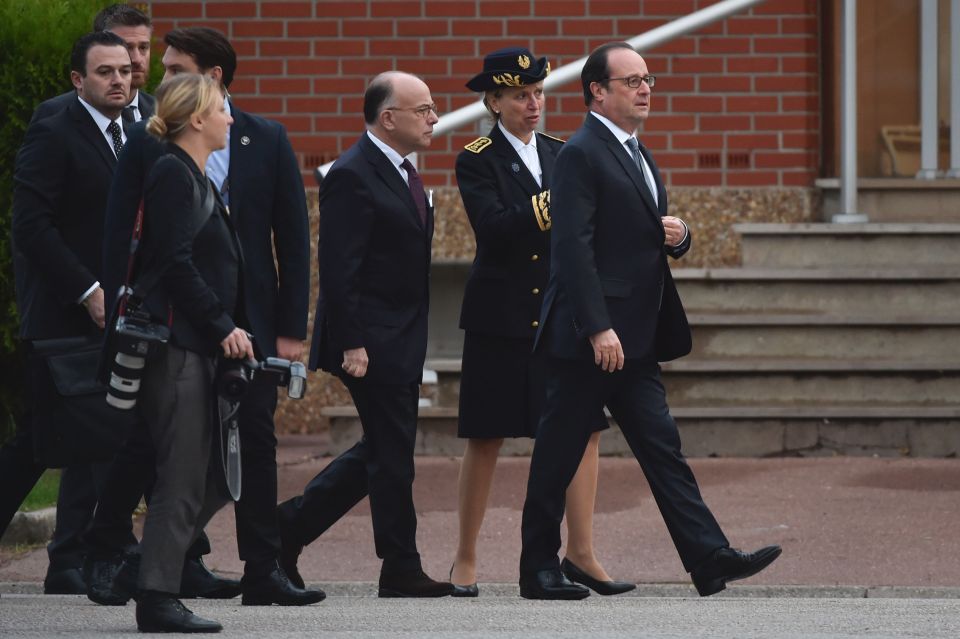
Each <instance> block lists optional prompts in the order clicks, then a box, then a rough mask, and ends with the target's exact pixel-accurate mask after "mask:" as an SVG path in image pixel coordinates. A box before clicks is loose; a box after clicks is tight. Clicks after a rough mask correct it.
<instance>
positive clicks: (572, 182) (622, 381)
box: [520, 42, 780, 599]
mask: <svg viewBox="0 0 960 639" xmlns="http://www.w3.org/2000/svg"><path fill="white" fill-rule="evenodd" d="M581 81H582V85H583V95H584V101H585V103H586V105H587V107H588V108H589V110H590V113H589V114H588V115H587V117H586V121H585V122H584V125H583V127H581V128H580V130H579V131H577V132H576V133H575V134H574V136H573V137H571V138H570V139H569V140H568V141H567V143H566V144H565V145H564V147H563V150H562V151H561V152H560V154H559V156H558V157H557V162H556V167H555V170H554V179H553V192H552V198H551V200H552V209H551V212H552V220H553V237H552V248H553V253H552V261H551V275H550V284H549V286H548V290H547V294H546V298H545V300H544V306H543V311H542V314H541V321H540V331H539V333H538V335H537V344H536V346H535V348H537V349H542V351H543V352H544V353H545V354H546V355H547V356H548V357H549V359H550V364H549V368H548V371H549V372H548V377H547V400H546V406H545V408H544V412H543V415H542V417H541V422H540V428H539V432H538V435H537V440H536V444H535V446H534V452H533V458H532V460H531V466H530V477H529V481H528V484H527V498H526V502H525V503H524V508H523V523H522V537H523V549H522V552H521V556H520V594H521V595H522V596H524V597H526V598H529V599H580V598H583V597H586V596H587V595H588V594H589V592H588V591H586V589H584V588H581V587H580V586H577V585H576V584H572V583H570V582H569V581H568V580H566V578H565V577H564V576H563V575H562V574H561V572H560V568H559V565H558V558H557V551H558V550H559V548H560V521H561V519H562V517H563V505H564V499H563V498H564V491H565V490H566V487H567V485H568V484H569V483H570V480H571V478H572V477H573V474H574V472H575V471H576V468H577V465H578V464H579V463H580V458H581V457H582V456H583V450H584V447H585V445H586V442H587V439H588V438H589V436H590V432H589V429H588V428H585V426H587V425H588V423H589V421H588V417H589V416H590V415H591V414H592V411H596V410H597V409H598V408H599V407H601V406H604V405H605V406H606V407H607V408H608V409H609V410H610V413H611V414H612V415H613V417H614V418H615V419H616V421H617V423H618V424H619V426H620V428H621V430H622V431H623V434H624V437H625V438H626V440H627V443H628V444H629V445H630V448H631V450H632V451H633V453H634V455H635V456H636V458H637V461H638V462H639V463H640V466H641V468H642V469H643V472H644V475H645V476H646V477H647V481H648V482H649V483H650V489H651V491H652V492H653V495H654V498H655V499H656V502H657V505H658V507H659V508H660V512H661V514H662V515H663V518H664V521H665V523H666V525H667V529H668V530H669V532H670V535H671V537H672V538H673V542H674V544H675V546H676V548H677V552H678V553H679V554H680V559H681V561H682V562H683V565H684V568H685V569H686V570H687V571H688V572H690V573H691V574H692V577H693V582H694V585H695V586H696V587H697V591H698V592H699V593H700V595H702V596H707V595H710V594H713V593H715V592H718V591H720V590H723V589H724V588H725V586H726V583H727V582H728V581H732V580H734V579H742V578H744V577H748V576H750V575H753V574H755V573H757V572H759V571H760V570H762V569H763V568H765V567H766V566H767V565H769V564H770V563H771V562H772V561H773V560H774V559H776V558H777V557H778V556H779V555H780V547H779V546H768V547H766V548H763V549H761V550H759V551H757V552H755V553H744V552H741V551H739V550H735V549H732V548H730V547H729V544H728V542H727V539H726V537H725V536H724V534H723V532H722V531H721V530H720V526H719V525H718V524H717V521H716V520H715V519H714V517H713V514H712V513H711V512H710V510H709V509H708V508H707V506H706V505H705V504H704V503H703V499H702V498H701V496H700V489H699V488H698V486H697V482H696V480H695V479H694V476H693V473H692V472H691V470H690V468H689V466H688V465H687V462H686V460H685V459H684V457H683V454H682V453H681V451H680V437H679V434H678V432H677V426H676V423H675V422H674V421H673V418H672V417H671V416H670V410H669V407H668V406H667V403H666V395H665V393H664V389H663V385H662V384H661V381H660V369H659V366H658V362H661V361H667V360H671V359H675V358H677V357H681V356H683V355H685V354H687V353H688V352H689V351H690V348H691V341H690V328H689V326H688V324H687V320H686V317H685V315H684V311H683V306H682V305H681V303H680V298H679V296H678V295H677V290H676V287H675V286H674V283H673V279H672V278H671V276H670V268H669V266H668V265H667V256H668V255H669V256H671V257H674V258H678V257H680V256H682V255H683V254H684V253H686V251H687V250H688V249H689V248H690V242H691V238H690V231H689V229H688V228H687V227H686V225H685V224H684V223H683V222H682V221H681V220H679V219H677V218H674V217H670V216H668V215H667V194H666V191H665V190H664V187H663V182H662V181H661V179H660V174H659V172H658V171H657V167H656V165H655V164H654V162H653V158H652V157H651V156H650V154H649V152H647V150H646V149H644V148H642V147H640V146H639V143H638V141H637V138H636V136H635V133H636V131H637V129H638V128H639V127H640V126H641V125H642V124H643V122H644V121H645V120H646V118H647V116H648V114H649V112H650V97H651V93H650V89H651V88H652V87H653V85H654V82H655V78H654V76H652V75H650V74H649V72H648V71H647V65H646V63H645V62H644V60H643V58H642V57H640V55H638V54H637V53H636V52H635V51H634V50H633V49H632V48H631V47H630V45H629V44H627V43H625V42H616V43H611V44H606V45H603V46H601V47H599V48H598V49H596V50H595V51H594V52H593V53H591V54H590V56H589V58H588V59H587V62H586V64H585V65H584V68H583V71H582V74H581Z"/></svg>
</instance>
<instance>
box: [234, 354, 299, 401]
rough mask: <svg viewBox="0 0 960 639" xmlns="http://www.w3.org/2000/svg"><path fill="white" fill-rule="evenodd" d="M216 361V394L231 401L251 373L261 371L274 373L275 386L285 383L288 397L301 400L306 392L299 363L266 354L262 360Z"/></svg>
mask: <svg viewBox="0 0 960 639" xmlns="http://www.w3.org/2000/svg"><path fill="white" fill-rule="evenodd" d="M220 364H221V365H220V371H219V373H218V374H217V394H218V395H219V396H220V397H222V398H223V399H225V400H228V401H231V402H239V401H240V400H241V399H242V398H243V396H244V395H245V394H246V392H247V387H248V386H249V385H250V382H251V381H252V380H253V378H254V376H256V375H260V374H263V373H269V374H271V375H274V376H275V377H276V380H277V386H285V387H286V389H287V397H289V398H290V399H302V398H303V396H304V395H305V394H306V392H307V368H306V367H305V366H304V365H303V364H302V363H300V362H291V361H290V360H287V359H282V358H280V357H268V358H266V359H265V360H263V361H262V362H258V361H257V360H255V359H250V360H227V359H222V360H220Z"/></svg>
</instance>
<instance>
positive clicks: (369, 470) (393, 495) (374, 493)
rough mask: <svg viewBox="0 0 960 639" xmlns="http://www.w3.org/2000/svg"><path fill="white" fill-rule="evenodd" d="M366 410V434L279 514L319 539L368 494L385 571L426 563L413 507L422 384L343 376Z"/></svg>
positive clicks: (300, 532)
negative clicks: (418, 414)
mask: <svg viewBox="0 0 960 639" xmlns="http://www.w3.org/2000/svg"><path fill="white" fill-rule="evenodd" d="M341 379H342V380H343V383H344V384H345V385H346V387H347V390H349V391H350V396H351V397H352V398H353V403H354V404H355V405H356V407H357V412H358V413H359V415H360V423H361V425H362V427H363V439H362V440H361V441H360V442H359V443H358V444H356V445H355V446H354V447H353V448H351V449H350V450H348V451H347V452H345V453H343V454H342V455H340V456H339V457H338V458H337V459H335V460H334V461H333V462H331V463H330V464H329V465H328V466H327V467H326V468H325V469H324V470H323V471H322V472H321V473H320V474H318V475H317V476H316V477H314V478H313V480H312V481H311V482H310V483H309V484H308V485H307V487H306V488H305V489H304V493H303V496H302V497H297V498H294V499H292V500H290V501H288V502H285V503H284V505H283V506H282V507H281V509H280V511H281V512H280V516H281V518H283V520H284V522H285V523H286V524H288V525H289V528H290V529H291V534H293V535H294V536H295V538H296V539H298V540H299V541H300V542H301V543H303V544H307V543H309V542H310V541H312V540H313V539H316V537H317V536H319V535H320V534H321V533H322V532H323V531H324V530H326V529H327V528H328V527H329V526H331V525H332V524H333V523H334V522H336V521H337V520H338V519H339V518H340V517H342V516H343V514H345V513H346V512H347V511H348V510H350V508H352V507H353V505H354V504H356V503H357V502H358V501H360V500H361V499H362V498H363V496H364V494H366V493H367V492H369V496H370V513H371V517H372V519H373V540H374V545H375V546H376V552H377V556H378V557H380V558H381V559H382V560H383V566H382V568H381V572H383V573H400V572H408V571H413V570H418V569H420V567H421V564H420V553H419V552H417V513H416V510H415V509H414V505H413V477H414V463H413V450H414V444H415V442H416V436H417V404H418V402H419V398H420V389H419V385H418V384H416V383H410V384H379V383H376V382H371V381H369V380H365V379H356V378H353V377H347V376H344V377H343V378H341Z"/></svg>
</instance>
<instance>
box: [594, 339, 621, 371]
mask: <svg viewBox="0 0 960 639" xmlns="http://www.w3.org/2000/svg"><path fill="white" fill-rule="evenodd" d="M590 345H591V346H593V363H594V364H596V365H597V366H599V367H600V368H601V369H603V370H605V371H607V372H608V373H612V372H614V371H619V370H621V369H623V359H624V358H623V346H621V345H620V338H619V337H617V334H616V332H614V330H613V329H612V328H608V329H607V330H605V331H601V332H599V333H594V334H593V335H591V336H590Z"/></svg>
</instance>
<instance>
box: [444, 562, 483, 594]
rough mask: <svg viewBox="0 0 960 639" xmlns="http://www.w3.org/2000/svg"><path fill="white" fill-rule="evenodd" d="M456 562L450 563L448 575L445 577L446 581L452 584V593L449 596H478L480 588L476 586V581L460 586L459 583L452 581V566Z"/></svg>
mask: <svg viewBox="0 0 960 639" xmlns="http://www.w3.org/2000/svg"><path fill="white" fill-rule="evenodd" d="M456 565H457V564H456V563H453V564H451V565H450V576H449V577H447V581H449V582H450V583H451V584H453V593H451V595H450V596H451V597H479V596H480V589H479V588H478V587H477V583H476V582H473V583H472V584H470V585H469V586H461V585H459V584H454V583H453V567H454V566H456Z"/></svg>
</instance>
